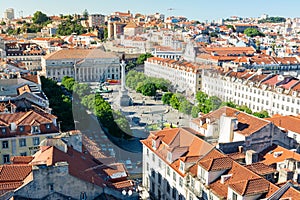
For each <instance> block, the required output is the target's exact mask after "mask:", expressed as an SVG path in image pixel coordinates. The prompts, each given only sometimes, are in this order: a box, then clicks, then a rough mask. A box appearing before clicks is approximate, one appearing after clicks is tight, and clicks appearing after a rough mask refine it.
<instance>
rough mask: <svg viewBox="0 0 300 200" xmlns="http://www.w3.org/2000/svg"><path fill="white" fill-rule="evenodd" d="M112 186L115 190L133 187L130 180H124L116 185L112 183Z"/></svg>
mask: <svg viewBox="0 0 300 200" xmlns="http://www.w3.org/2000/svg"><path fill="white" fill-rule="evenodd" d="M112 186H113V187H114V188H116V189H123V188H131V187H133V186H134V183H133V181H132V180H126V181H120V182H117V183H112Z"/></svg>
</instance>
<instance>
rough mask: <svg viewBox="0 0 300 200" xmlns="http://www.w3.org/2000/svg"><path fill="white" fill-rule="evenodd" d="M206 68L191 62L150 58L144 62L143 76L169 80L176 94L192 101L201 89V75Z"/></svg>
mask: <svg viewBox="0 0 300 200" xmlns="http://www.w3.org/2000/svg"><path fill="white" fill-rule="evenodd" d="M205 68H206V66H197V65H195V64H192V63H191V62H184V61H177V60H171V59H168V58H158V57H152V58H148V59H147V61H145V74H146V75H147V76H152V77H156V78H163V79H166V80H169V81H170V82H171V83H172V86H173V87H174V90H176V91H177V92H180V93H183V94H185V95H186V96H187V97H189V98H191V99H193V97H194V96H195V94H196V92H197V91H199V90H200V89H201V74H202V71H203V69H205Z"/></svg>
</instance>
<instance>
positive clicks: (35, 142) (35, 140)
mask: <svg viewBox="0 0 300 200" xmlns="http://www.w3.org/2000/svg"><path fill="white" fill-rule="evenodd" d="M32 143H33V145H39V144H40V138H38V137H34V138H32Z"/></svg>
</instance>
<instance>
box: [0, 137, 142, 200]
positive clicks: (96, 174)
mask: <svg viewBox="0 0 300 200" xmlns="http://www.w3.org/2000/svg"><path fill="white" fill-rule="evenodd" d="M72 137H76V138H77V139H75V140H72V139H71V138H72ZM66 140H67V141H68V142H66ZM71 141H73V142H71ZM73 146H74V147H76V148H73ZM11 162H12V163H11V164H6V165H1V166H0V168H1V173H0V186H1V187H0V198H1V199H11V198H13V199H15V198H16V199H27V198H34V199H98V198H100V199H102V198H105V199H132V200H133V199H134V200H135V199H138V195H137V193H136V192H135V190H133V187H134V183H133V181H132V180H128V179H127V178H128V174H127V171H126V168H125V167H124V165H123V164H121V163H113V164H103V163H102V162H101V161H100V160H98V159H95V158H94V157H93V156H92V155H91V154H89V152H87V151H86V150H84V149H83V146H82V142H81V140H80V137H78V133H73V134H71V135H69V136H68V138H66V137H64V138H56V139H48V140H44V141H43V142H42V143H41V147H40V150H39V151H38V152H36V153H35V154H34V155H33V156H22V157H21V156H16V157H13V158H12V159H11ZM123 190H124V191H129V190H130V191H131V195H130V196H128V195H123V194H122V191H123Z"/></svg>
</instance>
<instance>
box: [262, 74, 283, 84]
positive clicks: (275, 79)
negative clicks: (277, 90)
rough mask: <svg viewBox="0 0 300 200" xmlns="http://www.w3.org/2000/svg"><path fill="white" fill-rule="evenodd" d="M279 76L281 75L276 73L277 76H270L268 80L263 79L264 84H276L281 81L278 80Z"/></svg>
mask: <svg viewBox="0 0 300 200" xmlns="http://www.w3.org/2000/svg"><path fill="white" fill-rule="evenodd" d="M278 77H279V75H275V76H273V77H272V78H270V79H268V80H266V81H263V82H262V83H263V84H267V85H271V86H275V85H276V83H278V82H280V81H279V80H278Z"/></svg>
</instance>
